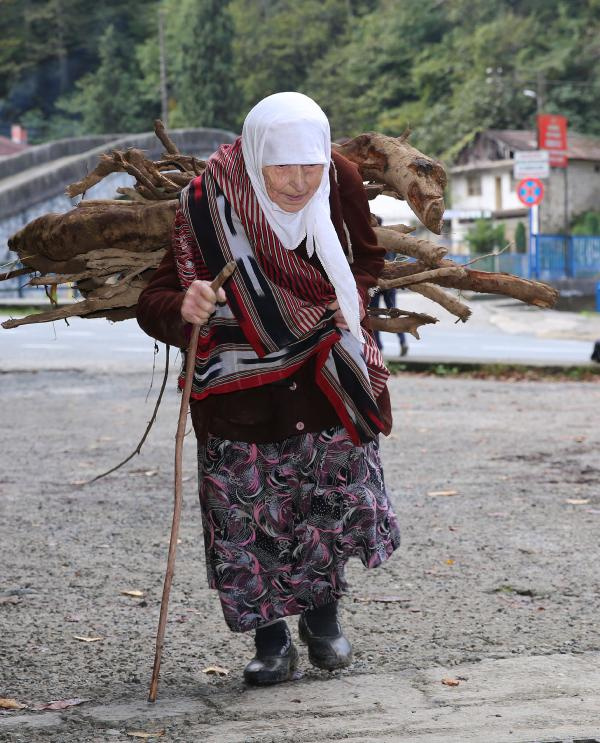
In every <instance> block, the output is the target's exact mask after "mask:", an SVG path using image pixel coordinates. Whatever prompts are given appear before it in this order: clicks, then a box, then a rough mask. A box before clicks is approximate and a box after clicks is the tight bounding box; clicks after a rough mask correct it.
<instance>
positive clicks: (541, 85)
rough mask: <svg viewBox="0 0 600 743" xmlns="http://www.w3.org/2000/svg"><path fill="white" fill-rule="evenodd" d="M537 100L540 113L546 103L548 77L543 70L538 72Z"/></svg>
mask: <svg viewBox="0 0 600 743" xmlns="http://www.w3.org/2000/svg"><path fill="white" fill-rule="evenodd" d="M535 100H536V103H537V112H538V113H539V114H541V113H543V112H544V104H545V103H546V78H545V76H544V73H543V72H538V74H537V91H536V96H535Z"/></svg>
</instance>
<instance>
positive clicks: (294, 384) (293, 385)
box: [290, 382, 298, 392]
mask: <svg viewBox="0 0 600 743" xmlns="http://www.w3.org/2000/svg"><path fill="white" fill-rule="evenodd" d="M297 387H298V385H297V384H296V382H292V383H291V384H290V389H291V390H292V392H294V391H295V390H296V389H297Z"/></svg>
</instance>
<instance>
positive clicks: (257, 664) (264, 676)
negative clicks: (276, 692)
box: [244, 620, 298, 686]
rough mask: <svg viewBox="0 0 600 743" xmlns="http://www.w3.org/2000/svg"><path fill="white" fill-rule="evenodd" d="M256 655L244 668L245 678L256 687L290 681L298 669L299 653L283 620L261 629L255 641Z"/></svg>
mask: <svg viewBox="0 0 600 743" xmlns="http://www.w3.org/2000/svg"><path fill="white" fill-rule="evenodd" d="M254 642H255V644H256V655H255V656H254V658H252V660H251V661H250V663H248V665H247V666H246V668H244V678H245V680H246V681H247V683H249V684H252V685H254V686H268V685H270V684H279V683H281V682H282V681H289V680H290V679H291V678H292V676H293V674H294V671H295V670H296V668H297V667H298V651H297V650H296V648H295V646H294V644H293V643H292V636H291V635H290V631H289V629H288V626H287V624H286V623H285V622H284V621H283V620H282V621H281V622H276V623H275V624H270V625H268V626H267V627H262V628H259V629H258V630H257V631H256V636H255V639H254Z"/></svg>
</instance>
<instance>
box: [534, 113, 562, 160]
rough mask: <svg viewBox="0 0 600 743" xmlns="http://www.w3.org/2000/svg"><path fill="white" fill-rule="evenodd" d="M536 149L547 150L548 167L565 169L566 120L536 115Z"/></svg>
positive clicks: (555, 116)
mask: <svg viewBox="0 0 600 743" xmlns="http://www.w3.org/2000/svg"><path fill="white" fill-rule="evenodd" d="M537 120H538V147H539V149H540V150H548V152H549V154H550V165H552V166H553V167H554V168H566V167H567V148H568V144H567V118H566V116H558V115H557V114H538V117H537Z"/></svg>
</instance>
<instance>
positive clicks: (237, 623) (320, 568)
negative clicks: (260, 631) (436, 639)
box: [198, 428, 400, 632]
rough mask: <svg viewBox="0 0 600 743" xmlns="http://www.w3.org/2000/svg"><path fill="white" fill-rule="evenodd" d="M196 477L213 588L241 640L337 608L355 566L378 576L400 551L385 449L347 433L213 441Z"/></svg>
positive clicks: (203, 449)
mask: <svg viewBox="0 0 600 743" xmlns="http://www.w3.org/2000/svg"><path fill="white" fill-rule="evenodd" d="M198 470H199V482H200V505H201V507H202V522H203V528H204V546H205V550H206V566H207V572H208V581H209V585H210V587H211V588H215V589H217V590H218V591H219V597H220V600H221V605H222V608H223V614H224V615H225V621H226V622H227V625H228V626H229V628H230V629H231V630H233V631H234V632H244V631H246V630H250V629H253V628H255V627H258V626H260V625H261V624H265V623H267V622H271V621H273V620H274V619H278V618H280V617H284V616H288V615H291V614H300V613H302V612H303V611H304V610H306V609H311V608H315V607H317V606H322V605H323V604H327V603H330V602H331V601H335V600H337V599H338V598H340V596H341V595H342V594H343V593H344V591H345V589H346V582H345V580H344V566H345V564H346V562H347V560H348V558H349V557H352V556H357V557H360V559H361V560H362V562H363V564H364V565H365V566H366V567H368V568H373V567H376V566H378V565H380V564H381V563H382V562H383V561H384V560H386V559H387V558H388V557H389V556H390V555H391V553H392V552H393V551H394V550H395V549H396V548H397V547H398V546H399V544H400V532H399V528H398V523H397V520H396V516H395V514H394V512H393V510H392V508H391V506H390V503H389V501H388V497H387V494H386V490H385V485H384V481H383V472H382V468H381V461H380V458H379V447H378V443H377V442H376V441H374V442H371V443H370V444H367V445H364V446H355V445H354V444H353V443H352V441H351V440H350V438H349V437H348V435H347V433H346V431H345V429H344V428H333V429H328V430H326V431H322V432H321V433H316V434H311V433H306V434H302V435H300V436H293V437H291V438H288V439H284V440H283V441H279V442H276V443H272V444H250V443H246V442H240V441H229V440H227V439H221V438H217V437H214V436H209V438H208V441H207V443H206V444H205V445H201V446H199V447H198Z"/></svg>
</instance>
